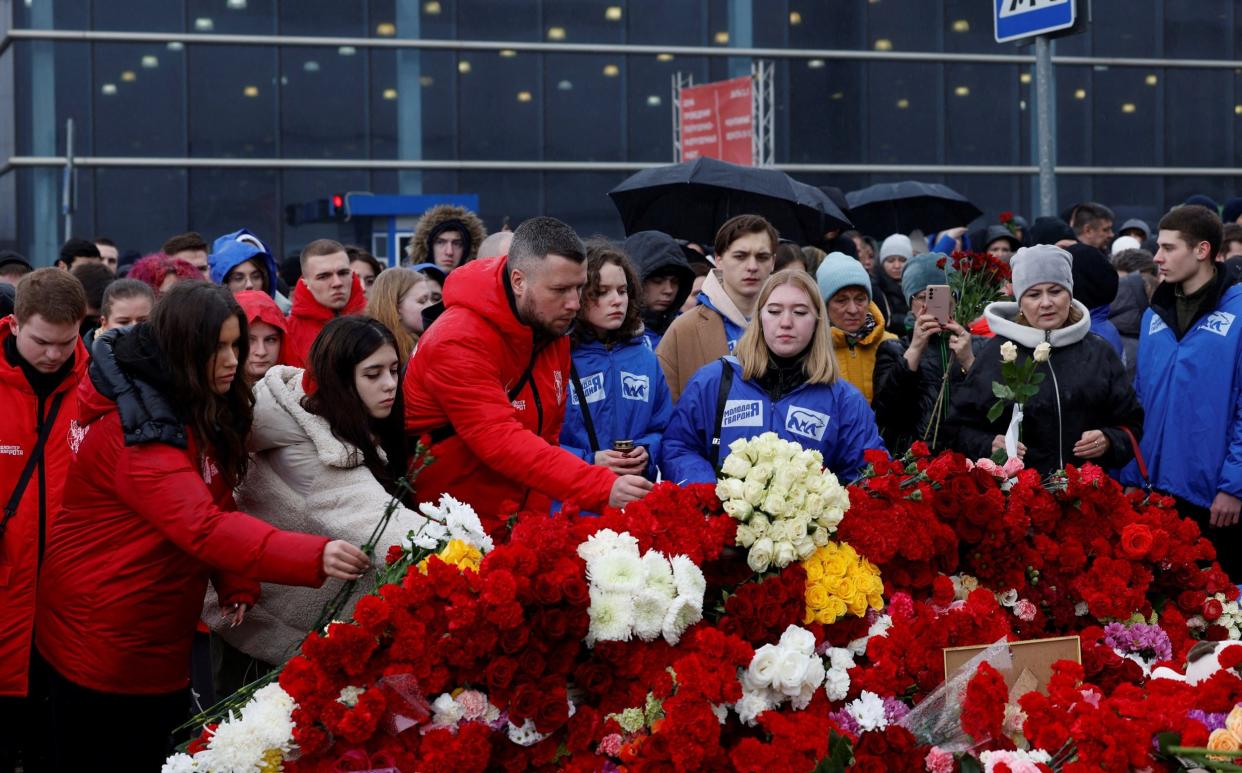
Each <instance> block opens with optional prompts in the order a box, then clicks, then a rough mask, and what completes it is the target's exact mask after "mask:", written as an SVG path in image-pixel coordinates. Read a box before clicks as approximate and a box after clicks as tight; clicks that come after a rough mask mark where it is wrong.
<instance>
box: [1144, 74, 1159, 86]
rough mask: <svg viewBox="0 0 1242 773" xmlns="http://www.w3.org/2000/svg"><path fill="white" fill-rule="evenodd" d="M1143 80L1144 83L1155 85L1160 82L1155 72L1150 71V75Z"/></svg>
mask: <svg viewBox="0 0 1242 773" xmlns="http://www.w3.org/2000/svg"><path fill="white" fill-rule="evenodd" d="M1143 82H1144V83H1146V84H1147V85H1148V86H1155V85H1156V84H1157V83H1159V82H1160V79H1159V78H1157V77H1156V75H1155V73H1152V74H1151V75H1148V76H1147V77H1146V78H1144V79H1143Z"/></svg>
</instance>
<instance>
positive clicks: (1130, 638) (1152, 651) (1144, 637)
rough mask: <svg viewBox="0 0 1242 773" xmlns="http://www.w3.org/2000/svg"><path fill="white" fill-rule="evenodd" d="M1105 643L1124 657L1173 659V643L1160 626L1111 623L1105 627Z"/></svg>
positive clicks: (1158, 659)
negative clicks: (1132, 655) (1137, 656)
mask: <svg viewBox="0 0 1242 773" xmlns="http://www.w3.org/2000/svg"><path fill="white" fill-rule="evenodd" d="M1104 643H1105V644H1107V645H1108V646H1110V647H1112V648H1113V649H1114V650H1116V651H1117V652H1118V653H1120V654H1122V655H1129V654H1134V655H1140V656H1142V657H1143V658H1144V659H1146V660H1149V661H1160V660H1171V659H1172V658H1173V643H1172V642H1171V641H1169V635H1168V634H1167V633H1165V632H1164V630H1163V629H1162V628H1161V627H1160V626H1158V625H1148V624H1146V623H1135V624H1134V625H1125V624H1124V623H1109V624H1108V625H1106V626H1104Z"/></svg>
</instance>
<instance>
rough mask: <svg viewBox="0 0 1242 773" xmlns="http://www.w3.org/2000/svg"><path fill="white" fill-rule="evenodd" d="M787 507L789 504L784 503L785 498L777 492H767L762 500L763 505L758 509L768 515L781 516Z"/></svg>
mask: <svg viewBox="0 0 1242 773" xmlns="http://www.w3.org/2000/svg"><path fill="white" fill-rule="evenodd" d="M788 507H789V503H788V502H786V501H785V498H784V497H782V496H781V495H780V494H779V493H778V492H776V491H768V494H767V496H765V497H764V498H763V504H762V505H760V507H759V509H760V510H762V511H763V512H765V513H767V514H768V515H783V514H784V513H785V511H786V509H788Z"/></svg>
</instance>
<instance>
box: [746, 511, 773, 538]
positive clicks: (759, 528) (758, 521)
mask: <svg viewBox="0 0 1242 773" xmlns="http://www.w3.org/2000/svg"><path fill="white" fill-rule="evenodd" d="M747 523H749V524H750V528H752V529H754V530H755V534H756V535H757V536H759V537H763V536H765V535H766V534H767V533H768V529H770V528H771V527H772V520H771V519H770V518H768V517H767V516H766V515H764V514H763V513H755V514H754V515H753V516H752V517H751V519H750V520H749V521H748V522H747Z"/></svg>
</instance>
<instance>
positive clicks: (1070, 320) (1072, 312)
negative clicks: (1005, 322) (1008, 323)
mask: <svg viewBox="0 0 1242 773" xmlns="http://www.w3.org/2000/svg"><path fill="white" fill-rule="evenodd" d="M1081 321H1082V312H1081V311H1079V310H1078V307H1077V306H1075V305H1074V302H1073V301H1070V307H1069V316H1068V317H1066V318H1065V321H1064V322H1062V323H1061V327H1063V328H1064V327H1069V326H1070V325H1076V324H1078V323H1079V322H1081ZM1014 322H1016V323H1018V324H1019V325H1022V326H1023V327H1035V326H1034V325H1032V324H1031V323H1030V320H1028V319H1027V318H1026V315H1025V314H1023V313H1022V312H1021V311H1019V312H1018V316H1017V317H1016V318H1015V319H1014Z"/></svg>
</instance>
